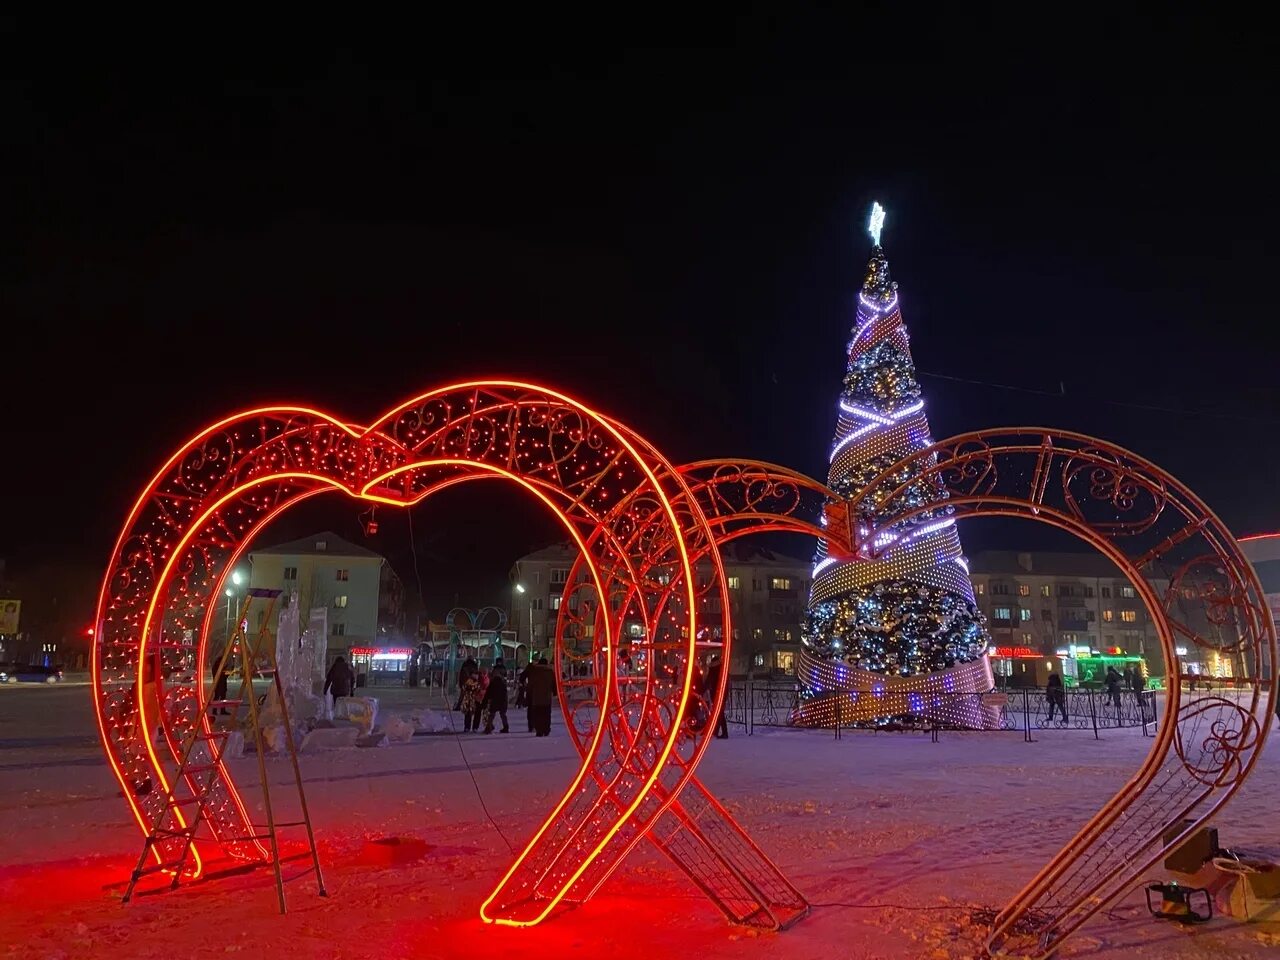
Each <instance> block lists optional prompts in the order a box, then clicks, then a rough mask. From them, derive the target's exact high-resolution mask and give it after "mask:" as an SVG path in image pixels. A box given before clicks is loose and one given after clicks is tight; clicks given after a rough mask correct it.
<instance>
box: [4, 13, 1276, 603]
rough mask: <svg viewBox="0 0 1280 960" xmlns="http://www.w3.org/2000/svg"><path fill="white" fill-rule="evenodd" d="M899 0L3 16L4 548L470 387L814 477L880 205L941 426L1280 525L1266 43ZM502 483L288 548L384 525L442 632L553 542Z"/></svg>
mask: <svg viewBox="0 0 1280 960" xmlns="http://www.w3.org/2000/svg"><path fill="white" fill-rule="evenodd" d="M898 9H900V10H901V11H902V12H901V13H900V14H897V15H894V16H890V15H888V14H886V13H884V12H883V11H881V10H880V9H879V8H877V7H872V8H869V9H867V10H864V11H861V12H857V13H852V12H851V13H848V14H847V15H843V16H837V15H836V14H834V13H831V12H813V13H809V14H799V15H792V14H788V15H787V16H786V17H781V16H778V17H775V16H772V15H770V14H768V13H766V12H756V13H753V14H749V15H738V17H737V19H735V18H734V17H731V16H729V15H727V14H726V15H723V16H721V17H719V18H716V19H712V18H710V17H706V18H705V19H702V20H693V19H690V18H689V15H688V12H687V10H686V11H685V12H684V13H682V14H680V15H679V17H678V18H677V19H670V20H665V19H663V18H662V16H661V15H659V14H658V13H657V12H655V11H652V10H650V9H649V8H635V11H634V12H633V14H632V15H633V16H634V17H635V18H636V19H635V21H629V20H624V19H616V18H617V17H618V14H617V13H614V14H612V16H613V17H614V18H615V19H610V20H608V21H606V20H603V19H598V18H599V17H600V16H601V14H599V13H597V14H594V15H593V16H594V17H596V18H597V19H586V18H583V17H569V16H565V17H564V18H563V19H560V20H557V19H556V18H555V17H552V16H550V15H547V14H545V13H544V12H541V11H540V12H539V13H538V15H537V16H536V17H532V18H530V19H528V20H525V21H519V20H512V19H509V18H508V17H507V16H506V15H505V14H501V13H499V12H498V11H497V9H496V8H494V9H491V10H488V12H487V13H486V14H485V15H484V17H483V18H482V19H478V20H476V21H475V22H470V23H463V22H445V21H444V20H440V19H432V20H425V21H422V22H415V23H413V24H408V23H405V24H397V23H394V22H389V21H387V22H380V23H378V24H377V25H375V26H370V27H369V28H367V29H360V28H356V27H353V26H352V25H350V24H349V23H347V22H346V21H345V20H343V21H341V22H334V23H331V24H325V23H319V24H318V25H317V24H316V21H314V20H313V19H312V17H311V16H310V15H308V18H307V25H303V24H301V23H298V22H293V23H280V24H267V23H261V22H255V23H254V24H252V25H251V24H234V23H227V24H223V25H212V24H199V25H196V24H187V25H180V24H177V23H175V24H172V25H169V28H171V30H169V32H165V33H163V35H160V34H157V35H156V36H154V37H153V36H150V35H149V33H148V32H147V31H156V30H159V29H161V27H160V25H157V24H155V23H151V24H149V25H148V27H147V28H146V29H145V31H144V30H143V29H136V30H135V29H131V28H129V27H128V26H127V25H125V24H123V23H121V22H119V21H114V20H113V21H108V22H104V23H102V24H99V25H94V24H87V23H86V24H79V25H78V29H77V33H78V34H79V37H78V38H77V37H76V36H67V35H64V32H63V31H62V30H58V31H57V32H56V33H55V31H54V30H53V29H51V28H50V27H48V26H46V25H35V24H30V23H26V22H23V21H21V20H12V19H11V20H7V21H4V22H3V24H2V25H0V32H2V35H3V40H4V47H5V50H6V51H8V52H9V55H7V56H6V58H5V63H4V65H3V66H2V67H0V71H3V93H2V94H0V96H2V97H3V105H4V122H3V124H0V147H2V149H3V158H2V159H0V165H2V167H0V168H2V169H3V172H4V176H3V178H2V180H3V184H2V186H0V190H2V191H3V197H4V200H3V204H2V209H0V220H2V221H3V223H2V224H0V237H3V243H2V245H0V254H2V256H0V310H2V313H0V315H2V316H3V318H4V319H3V328H2V329H3V334H2V339H0V343H3V348H2V350H0V357H2V358H3V365H4V392H3V396H4V408H3V411H4V412H3V423H4V437H5V457H4V460H3V463H4V469H3V470H2V471H0V483H2V484H3V488H2V500H0V507H2V513H0V557H4V558H6V559H7V561H8V565H9V569H10V573H11V574H18V573H21V571H22V570H23V569H24V568H27V567H31V566H32V565H36V564H45V563H49V562H51V561H53V562H62V561H66V562H74V563H76V564H84V565H89V566H95V565H96V566H98V567H100V566H101V565H102V564H104V563H105V561H106V559H107V555H108V551H109V549H110V546H111V542H112V539H113V538H114V536H115V534H116V532H117V531H118V528H119V524H120V523H121V522H122V520H123V517H124V513H125V511H126V510H127V507H128V505H129V503H130V502H131V499H132V497H133V495H134V493H135V489H136V487H137V486H139V484H140V482H141V481H142V479H143V478H144V476H149V475H150V474H151V473H152V472H153V471H154V470H155V468H156V467H157V466H158V465H159V464H160V463H161V462H162V461H163V460H164V459H165V458H166V457H167V456H168V455H169V453H170V452H171V451H172V450H173V449H174V448H175V447H176V446H177V445H178V444H180V443H181V442H182V441H183V440H184V439H185V438H187V437H188V436H190V435H191V434H193V433H195V432H196V431H198V430H199V429H200V428H201V427H203V426H204V425H205V424H207V423H208V422H210V421H212V420H214V419H217V418H219V417H221V416H223V415H225V414H226V413H228V412H230V411H232V410H234V409H236V408H241V407H247V406H251V405H259V404H262V403H267V402H298V403H303V404H308V405H318V406H321V407H324V408H328V409H331V410H333V411H335V412H339V413H341V414H343V415H345V416H348V417H350V418H351V419H354V420H367V419H371V418H373V417H374V416H375V415H376V414H377V413H378V412H379V411H381V410H384V409H386V408H389V407H391V406H393V405H395V403H396V402H397V401H399V400H401V399H403V398H405V397H407V396H409V395H411V394H412V393H413V392H419V391H421V390H424V389H428V388H430V387H434V386H437V385H442V384H444V383H447V382H450V381H452V380H454V379H458V378H463V377H470V376H477V375H481V376H483V375H495V376H496V375H502V376H517V377H522V378H529V379H533V380H537V381H541V382H545V383H547V384H549V385H552V386H555V387H559V388H562V389H564V390H566V391H569V392H572V393H576V394H577V395H579V396H580V397H582V398H583V399H585V400H586V401H587V402H588V403H590V404H591V405H594V406H596V407H597V408H600V409H602V410H604V411H606V412H608V413H610V414H611V415H613V416H616V417H618V418H619V419H622V420H624V421H626V422H627V423H629V424H630V425H632V426H633V427H635V428H636V429H638V430H639V431H640V432H642V433H643V434H645V435H647V436H648V437H649V438H650V439H652V440H653V441H654V442H655V443H657V444H658V446H659V447H660V448H661V449H663V450H664V451H665V452H666V453H667V454H668V455H669V456H670V457H671V458H672V459H673V460H675V461H677V462H680V461H686V460H693V459H700V458H704V457H711V456H717V455H741V456H747V457H754V458H760V459H766V460H772V461H777V462H779V463H783V464H787V465H790V466H793V467H796V468H799V469H802V470H805V471H807V472H810V473H812V474H813V475H815V476H819V477H823V476H825V468H826V452H827V450H828V449H829V444H830V438H831V432H832V427H833V424H834V402H835V398H836V395H837V392H838V389H839V386H840V378H841V376H842V374H843V372H844V363H845V357H844V344H845V342H846V339H847V337H848V334H849V327H850V323H851V321H852V316H853V307H852V301H853V297H854V295H855V293H856V290H857V287H858V286H859V284H860V282H861V278H862V273H863V268H864V265H865V262H866V257H867V252H868V241H867V238H866V234H865V232H864V223H865V219H866V212H867V208H868V207H869V205H870V202H871V200H872V199H878V200H879V201H880V202H881V203H883V204H884V205H885V207H886V208H887V209H888V218H887V221H886V226H885V233H884V245H885V248H886V251H887V253H888V255H889V258H890V263H891V266H892V270H893V276H894V279H896V280H897V281H898V282H899V284H900V285H901V296H902V304H903V309H904V316H905V318H906V322H907V324H908V327H909V329H910V331H911V333H912V336H913V350H914V354H915V359H916V363H917V365H918V367H919V370H920V371H921V374H922V376H921V380H922V383H923V385H924V388H925V391H926V399H927V404H928V407H927V409H928V411H929V414H930V418H931V421H932V426H933V430H934V435H935V436H936V437H939V438H941V437H944V436H947V435H950V434H953V433H957V432H960V431H964V430H968V429H975V428H979V427H985V426H996V425H1011V424H1022V423H1040V424H1046V425H1053V426H1059V427H1063V428H1070V429H1075V430H1079V431H1084V432H1088V433H1094V434H1097V435H1099V436H1101V437H1104V438H1107V439H1109V440H1113V441H1116V442H1119V443H1120V444H1123V445H1125V446H1128V447H1131V448H1133V449H1135V450H1137V451H1139V452H1141V453H1143V454H1144V455H1146V456H1148V457H1150V458H1151V459H1153V460H1155V461H1156V462H1157V463H1160V464H1162V465H1164V466H1166V467H1167V468H1169V469H1170V470H1172V471H1173V472H1174V473H1175V474H1177V475H1178V476H1180V477H1181V478H1182V479H1183V480H1185V481H1186V482H1187V483H1189V484H1190V485H1191V486H1192V487H1193V488H1194V489H1195V490H1196V491H1197V492H1199V493H1200V494H1201V495H1202V496H1203V497H1204V498H1205V499H1206V500H1207V501H1208V502H1209V503H1210V505H1211V506H1213V507H1214V508H1216V509H1217V510H1218V511H1219V512H1220V513H1221V514H1222V516H1223V517H1224V519H1225V520H1226V521H1227V522H1228V524H1230V525H1232V527H1233V528H1234V529H1237V530H1238V531H1240V532H1242V533H1245V532H1256V531H1261V530H1267V529H1274V528H1277V527H1280V502H1278V501H1277V498H1276V496H1275V493H1274V490H1275V482H1276V481H1275V478H1276V477H1277V476H1278V475H1280V444H1277V443H1276V441H1275V437H1276V435H1277V431H1278V428H1280V396H1278V394H1277V389H1276V387H1277V383H1276V377H1275V370H1276V359H1277V352H1276V348H1275V336H1274V332H1273V331H1274V328H1275V326H1276V323H1277V321H1276V316H1275V308H1274V306H1273V290H1272V287H1271V284H1272V283H1273V282H1274V277H1275V275H1276V273H1277V267H1278V266H1280V261H1278V258H1277V255H1278V249H1277V241H1276V232H1275V224H1276V222H1277V213H1280V210H1278V209H1277V208H1278V207H1280V204H1277V196H1276V180H1275V176H1274V170H1273V169H1272V168H1273V167H1274V153H1273V150H1272V147H1271V145H1270V143H1269V138H1270V136H1271V127H1272V126H1273V117H1274V104H1275V103H1276V102H1277V100H1276V94H1277V91H1276V89H1275V87H1276V82H1275V78H1274V69H1273V64H1272V53H1273V52H1272V51H1271V50H1270V49H1269V48H1268V47H1267V46H1265V45H1264V44H1265V42H1266V38H1265V36H1264V32H1263V31H1261V30H1258V29H1252V28H1250V26H1249V25H1248V24H1247V23H1241V22H1238V21H1236V22H1224V21H1221V20H1209V19H1206V20H1204V21H1202V22H1201V21H1196V20H1192V19H1178V18H1176V17H1170V16H1169V15H1164V14H1161V15H1160V16H1159V18H1153V19H1149V20H1146V21H1144V22H1141V23H1139V22H1126V21H1124V20H1118V19H1107V18H1105V17H1103V18H1097V17H1090V18H1089V19H1088V20H1087V22H1085V20H1084V18H1083V16H1082V17H1081V21H1080V22H1079V23H1077V24H1072V23H1070V22H1054V21H1053V20H1052V19H1050V18H1047V15H1042V17H1041V19H1039V20H1036V19H1032V18H1031V17H1030V15H1028V18H1027V19H1025V20H1006V19H1001V18H997V17H995V16H994V15H991V16H987V15H975V14H973V13H971V12H970V11H969V8H968V7H967V6H966V7H964V8H963V9H964V13H963V14H959V13H949V14H946V15H945V16H943V17H941V18H940V17H939V14H938V10H937V8H935V7H934V6H933V5H927V6H919V7H913V6H911V5H902V6H900V7H898ZM1027 9H1030V8H1027ZM1074 9H1076V8H1074V7H1071V8H1066V7H1064V8H1060V10H1059V11H1058V13H1057V14H1056V16H1059V17H1066V16H1067V13H1066V11H1067V10H1074ZM1108 16H1113V15H1108ZM169 28H166V29H169ZM950 378H962V379H950ZM968 381H977V382H968ZM990 384H1003V385H1007V386H1012V387H1019V388H1023V389H1022V390H1009V389H1002V388H997V387H993V386H990ZM1063 391H1065V395H1063ZM500 486H501V485H490V484H479V485H474V486H473V487H472V489H467V488H466V487H464V488H461V489H459V490H456V491H450V492H448V493H446V494H444V495H442V496H441V497H440V498H439V499H438V500H434V501H431V502H429V503H427V504H424V505H422V506H421V507H420V508H418V509H416V510H415V511H414V528H415V531H416V533H417V547H418V573H417V574H415V572H414V569H413V564H412V556H411V552H410V551H409V549H408V548H409V538H408V533H407V529H406V526H405V523H404V521H403V518H393V517H391V516H388V515H386V514H383V515H380V517H379V519H380V520H382V521H383V525H382V530H381V532H380V534H379V536H378V537H377V538H375V539H374V540H369V541H366V540H363V538H362V537H361V534H360V528H359V526H358V524H357V522H356V515H357V513H358V510H359V508H358V507H357V506H356V505H354V504H352V503H348V502H344V501H342V500H341V499H338V498H336V497H334V498H329V499H327V500H325V501H324V502H323V503H317V504H314V505H312V506H310V507H308V508H306V512H305V513H303V514H300V515H296V516H289V517H286V518H285V519H283V520H282V521H280V523H279V524H278V526H277V529H276V530H274V531H272V533H273V536H272V537H270V538H269V539H277V538H278V539H284V538H287V537H291V536H295V535H301V534H305V533H308V532H311V531H312V530H315V529H322V528H329V529H333V530H335V531H337V532H339V533H341V534H343V535H345V536H348V537H350V538H352V539H356V540H358V541H359V542H364V543H367V545H369V546H371V547H373V548H374V549H378V550H381V551H382V552H384V553H386V554H387V555H388V556H389V557H391V559H392V560H393V562H394V563H395V565H396V566H397V568H398V569H399V570H400V572H401V574H402V575H403V576H404V577H405V580H406V582H408V583H410V584H413V583H414V581H415V580H416V579H417V577H418V576H421V578H422V580H423V585H424V593H425V595H426V601H427V605H428V609H429V610H430V611H432V612H433V613H435V614H436V615H439V614H440V613H442V612H443V609H444V608H445V607H446V606H447V605H450V604H452V602H453V600H454V598H455V596H457V598H458V599H459V600H460V601H461V602H464V603H470V604H472V605H478V604H482V603H486V602H501V601H502V600H503V599H504V597H505V594H504V593H503V589H504V584H505V573H506V570H507V568H508V567H509V566H510V564H511V562H512V561H513V560H514V559H515V558H516V557H517V556H518V555H519V554H520V553H522V552H524V551H526V550H528V549H531V548H533V547H536V546H539V545H542V544H543V543H545V542H546V541H548V540H549V539H551V538H552V537H554V535H555V531H554V529H553V527H552V526H551V524H550V521H549V520H548V519H547V518H546V517H545V516H543V515H542V514H540V513H538V512H537V511H535V509H534V508H533V507H532V506H530V505H529V503H528V502H527V501H526V500H525V499H524V498H522V497H521V496H519V495H518V494H517V493H515V492H513V491H504V490H501V489H500ZM277 535H278V536H277ZM962 536H963V537H964V539H965V545H966V548H967V549H968V550H969V551H970V552H973V551H975V550H977V549H981V548H982V547H984V546H1018V545H1027V546H1036V545H1039V544H1042V543H1044V542H1046V541H1044V540H1043V539H1042V535H1041V534H1040V533H1039V532H1038V531H1037V530H1036V529H1035V528H1034V527H1033V526H1032V525H1023V526H1019V527H1017V528H1016V533H1014V534H1009V533H1008V532H1007V531H1006V530H1004V529H1003V528H994V527H992V528H983V527H977V528H974V529H966V530H963V531H962ZM1010 537H1012V538H1013V539H1009V538H1010ZM476 543H480V544H483V545H484V546H483V548H482V549H481V550H480V551H478V552H477V551H476V550H475V549H474V544H476ZM802 549H807V547H804V545H802Z"/></svg>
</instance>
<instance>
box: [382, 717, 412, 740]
mask: <svg viewBox="0 0 1280 960" xmlns="http://www.w3.org/2000/svg"><path fill="white" fill-rule="evenodd" d="M382 729H383V732H384V733H386V735H387V739H388V740H390V741H391V742H392V743H408V742H409V741H410V740H412V739H413V732H414V724H413V722H412V721H411V720H407V719H405V718H404V717H392V718H391V719H390V720H388V721H387V722H386V725H385V726H384V727H383V728H382Z"/></svg>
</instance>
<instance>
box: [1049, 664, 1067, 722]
mask: <svg viewBox="0 0 1280 960" xmlns="http://www.w3.org/2000/svg"><path fill="white" fill-rule="evenodd" d="M1044 697H1045V699H1046V700H1048V701H1049V722H1050V723H1053V712H1054V709H1055V708H1056V709H1057V710H1058V712H1059V713H1061V714H1062V722H1063V723H1066V722H1067V691H1066V688H1065V687H1063V685H1062V677H1061V676H1059V675H1058V674H1056V673H1051V674H1049V679H1048V681H1047V682H1046V683H1045V685H1044Z"/></svg>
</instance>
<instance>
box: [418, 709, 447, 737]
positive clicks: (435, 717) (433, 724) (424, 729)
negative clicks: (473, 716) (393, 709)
mask: <svg viewBox="0 0 1280 960" xmlns="http://www.w3.org/2000/svg"><path fill="white" fill-rule="evenodd" d="M409 719H410V720H412V721H413V725H414V727H416V732H418V733H448V732H449V730H450V725H449V717H448V715H447V714H444V713H440V712H438V711H436V710H430V709H422V710H415V711H414V712H413V713H411V714H409Z"/></svg>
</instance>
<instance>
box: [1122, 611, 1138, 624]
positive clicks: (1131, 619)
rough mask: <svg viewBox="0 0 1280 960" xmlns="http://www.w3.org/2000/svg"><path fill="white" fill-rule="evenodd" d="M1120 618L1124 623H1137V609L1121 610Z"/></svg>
mask: <svg viewBox="0 0 1280 960" xmlns="http://www.w3.org/2000/svg"><path fill="white" fill-rule="evenodd" d="M1120 619H1121V620H1123V621H1124V622H1125V623H1137V622H1138V611H1137V610H1121V611H1120Z"/></svg>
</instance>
